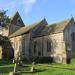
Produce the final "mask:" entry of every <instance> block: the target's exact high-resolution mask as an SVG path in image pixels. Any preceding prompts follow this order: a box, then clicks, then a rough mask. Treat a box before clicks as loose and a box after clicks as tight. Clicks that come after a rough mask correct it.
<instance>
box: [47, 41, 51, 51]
mask: <svg viewBox="0 0 75 75" xmlns="http://www.w3.org/2000/svg"><path fill="white" fill-rule="evenodd" d="M47 51H48V52H51V41H50V40H47Z"/></svg>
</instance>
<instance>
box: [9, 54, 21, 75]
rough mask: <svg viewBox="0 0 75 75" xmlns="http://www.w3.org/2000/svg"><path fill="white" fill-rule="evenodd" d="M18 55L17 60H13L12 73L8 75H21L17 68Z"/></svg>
mask: <svg viewBox="0 0 75 75" xmlns="http://www.w3.org/2000/svg"><path fill="white" fill-rule="evenodd" d="M19 57H20V56H19V55H18V57H17V59H16V60H15V62H14V63H15V65H14V70H13V72H10V73H9V75H21V72H18V66H19V64H18V63H19V62H20V60H19Z"/></svg>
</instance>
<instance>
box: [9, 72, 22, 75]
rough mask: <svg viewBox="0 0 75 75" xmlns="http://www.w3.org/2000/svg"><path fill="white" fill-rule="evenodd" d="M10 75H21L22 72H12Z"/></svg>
mask: <svg viewBox="0 0 75 75" xmlns="http://www.w3.org/2000/svg"><path fill="white" fill-rule="evenodd" d="M9 75H21V73H20V72H10V73H9Z"/></svg>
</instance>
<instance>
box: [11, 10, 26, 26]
mask: <svg viewBox="0 0 75 75" xmlns="http://www.w3.org/2000/svg"><path fill="white" fill-rule="evenodd" d="M10 20H11V23H14V21H15V22H16V21H17V20H19V21H20V25H19V26H21V27H23V26H25V25H24V23H23V21H22V18H21V16H20V14H19V12H18V11H16V12H15V13H14V14H13V15H12V16H11V17H10ZM16 23H17V22H16Z"/></svg>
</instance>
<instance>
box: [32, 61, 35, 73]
mask: <svg viewBox="0 0 75 75" xmlns="http://www.w3.org/2000/svg"><path fill="white" fill-rule="evenodd" d="M31 72H36V69H35V62H32V67H31Z"/></svg>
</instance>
